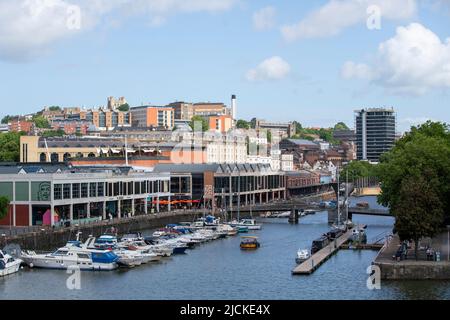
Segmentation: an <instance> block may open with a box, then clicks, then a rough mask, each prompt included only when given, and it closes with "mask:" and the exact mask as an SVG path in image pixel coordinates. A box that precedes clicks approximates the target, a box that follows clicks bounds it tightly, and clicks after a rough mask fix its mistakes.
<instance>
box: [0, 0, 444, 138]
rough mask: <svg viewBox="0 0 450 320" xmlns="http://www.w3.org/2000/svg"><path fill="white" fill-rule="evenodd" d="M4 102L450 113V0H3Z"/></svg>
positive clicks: (325, 115)
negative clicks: (233, 102) (111, 101)
mask: <svg viewBox="0 0 450 320" xmlns="http://www.w3.org/2000/svg"><path fill="white" fill-rule="evenodd" d="M0 75H1V77H0V97H1V99H2V105H1V106H0V116H2V117H3V116H4V115H6V114H27V113H32V112H36V111H38V110H40V109H42V108H43V107H44V106H50V105H59V106H63V107H71V106H81V107H86V108H90V107H98V106H101V105H105V104H106V101H107V97H108V96H115V97H119V96H125V97H126V99H127V100H128V102H129V104H130V105H131V106H136V105H141V104H143V103H151V104H155V105H165V104H168V103H170V102H173V101H188V102H200V101H211V102H212V101H214V102H224V103H226V104H230V99H231V95H232V94H236V95H237V98H238V118H243V119H247V120H250V119H251V118H253V117H257V118H261V119H266V120H273V121H292V120H297V121H299V122H300V123H302V124H303V125H304V126H323V127H328V126H333V125H334V124H335V123H337V122H340V121H343V122H345V123H346V124H347V125H349V126H350V127H353V126H354V110H357V109H362V108H368V107H393V108H394V109H395V111H396V112H397V123H398V131H405V130H407V129H408V128H409V127H410V126H411V125H412V124H414V125H415V124H419V123H421V122H424V121H426V120H428V119H430V120H439V121H444V122H448V123H450V112H449V101H450V99H449V98H450V0H345V1H344V0H322V1H319V0H317V1H296V0H277V1H275V0H272V1H268V0H78V1H77V0H0Z"/></svg>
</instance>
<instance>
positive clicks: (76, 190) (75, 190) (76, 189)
mask: <svg viewBox="0 0 450 320" xmlns="http://www.w3.org/2000/svg"><path fill="white" fill-rule="evenodd" d="M72 198H73V199H78V198H80V184H79V183H74V184H72Z"/></svg>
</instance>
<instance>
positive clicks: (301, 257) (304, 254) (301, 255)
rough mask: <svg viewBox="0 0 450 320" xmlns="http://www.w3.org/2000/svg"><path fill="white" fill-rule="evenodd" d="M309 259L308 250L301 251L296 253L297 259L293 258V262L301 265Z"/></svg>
mask: <svg viewBox="0 0 450 320" xmlns="http://www.w3.org/2000/svg"><path fill="white" fill-rule="evenodd" d="M310 257H311V254H310V253H309V250H308V249H301V250H298V251H297V257H296V258H295V262H296V263H297V264H301V263H303V262H305V261H306V260H308V259H309V258H310Z"/></svg>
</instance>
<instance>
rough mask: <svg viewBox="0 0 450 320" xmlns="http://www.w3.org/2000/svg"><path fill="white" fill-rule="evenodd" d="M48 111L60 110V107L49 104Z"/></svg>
mask: <svg viewBox="0 0 450 320" xmlns="http://www.w3.org/2000/svg"><path fill="white" fill-rule="evenodd" d="M48 110H49V111H61V107H60V106H51V107H48Z"/></svg>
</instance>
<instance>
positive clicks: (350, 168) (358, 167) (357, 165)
mask: <svg viewBox="0 0 450 320" xmlns="http://www.w3.org/2000/svg"><path fill="white" fill-rule="evenodd" d="M347 172H348V180H349V181H353V182H354V181H355V180H357V179H359V178H368V177H376V175H377V171H376V165H373V164H371V163H369V162H368V161H352V162H350V163H348V164H347V165H346V166H345V167H344V168H343V170H342V173H341V176H342V177H346V176H347Z"/></svg>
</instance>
